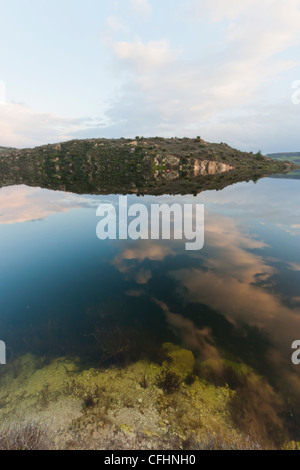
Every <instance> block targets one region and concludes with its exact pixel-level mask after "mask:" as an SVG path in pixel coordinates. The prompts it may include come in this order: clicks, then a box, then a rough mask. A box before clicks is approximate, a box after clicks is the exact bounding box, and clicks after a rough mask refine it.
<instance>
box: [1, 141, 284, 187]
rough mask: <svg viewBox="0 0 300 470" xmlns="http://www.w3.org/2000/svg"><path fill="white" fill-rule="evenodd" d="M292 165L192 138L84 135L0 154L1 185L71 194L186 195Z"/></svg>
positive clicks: (264, 174) (255, 177)
mask: <svg viewBox="0 0 300 470" xmlns="http://www.w3.org/2000/svg"><path fill="white" fill-rule="evenodd" d="M292 169H293V165H291V164H289V163H286V162H281V161H275V160H272V159H271V158H269V157H265V156H263V155H262V154H261V153H260V152H259V153H257V154H253V153H247V152H241V151H239V150H236V149H233V148H232V147H230V146H229V145H227V144H225V143H220V144H214V143H208V142H205V141H204V140H202V139H201V138H200V137H198V138H196V139H188V138H183V139H178V138H171V139H164V138H159V137H155V138H138V137H137V138H136V139H122V138H121V139H113V140H110V139H87V140H72V141H69V142H64V143H59V144H49V145H44V146H41V147H36V148H33V149H23V150H15V149H8V150H7V151H6V152H5V151H3V152H1V154H0V186H7V185H12V184H27V185H28V186H40V187H44V188H49V189H55V190H63V191H70V192H75V193H89V194H106V193H139V194H146V193H147V194H166V193H168V194H178V193H181V194H186V193H198V192H200V191H203V190H204V189H222V188H223V187H225V186H227V185H228V184H232V183H234V182H237V181H245V180H250V179H254V180H257V179H258V178H261V177H263V176H267V175H269V174H274V173H282V172H285V171H291V170H292Z"/></svg>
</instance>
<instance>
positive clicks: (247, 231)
mask: <svg viewBox="0 0 300 470" xmlns="http://www.w3.org/2000/svg"><path fill="white" fill-rule="evenodd" d="M100 202H105V203H107V202H109V203H113V204H117V203H118V196H116V195H112V196H103V195H102V196H95V195H93V196H90V195H86V196H82V195H80V196H78V195H75V194H70V193H63V192H58V191H49V190H46V189H39V188H31V187H27V186H10V187H4V188H1V189H0V246H1V251H0V263H1V270H0V288H1V296H0V339H2V340H4V341H5V342H6V345H7V351H8V356H10V357H15V356H17V355H18V354H23V353H26V352H32V353H34V354H37V355H41V356H49V357H52V356H59V355H67V356H79V357H80V358H81V359H82V361H83V363H84V362H88V363H89V362H96V363H100V364H105V363H110V362H114V361H122V360H135V359H138V358H140V357H143V356H145V357H146V356H152V357H155V354H156V351H157V350H158V348H159V346H160V345H161V344H162V343H163V342H165V341H168V340H170V341H174V342H176V343H177V344H182V345H184V346H185V347H188V348H190V349H192V350H193V351H194V353H195V355H196V356H197V357H199V358H202V359H210V358H216V357H219V356H222V357H227V358H230V359H232V360H236V361H243V362H245V363H246V364H248V365H250V366H252V367H254V368H255V370H257V371H258V372H259V373H260V374H262V375H265V376H266V377H267V378H268V379H269V380H270V381H271V382H272V383H274V384H275V385H276V386H277V387H278V388H281V389H283V390H290V391H291V390H292V391H293V393H295V394H297V393H298V392H299V390H300V374H299V371H300V366H298V367H297V366H293V365H292V363H291V354H292V350H291V344H292V342H293V341H294V340H296V339H300V289H299V286H300V181H299V180H293V179H291V180H287V179H270V178H265V179H262V180H259V181H258V182H257V183H256V184H254V183H253V182H250V183H238V184H235V185H232V186H229V187H227V188H225V189H223V190H222V191H206V192H203V193H201V194H200V195H198V196H197V197H194V196H158V197H152V196H144V197H138V196H129V203H131V202H144V203H147V204H150V203H151V202H156V203H157V202H159V203H161V202H170V203H173V202H182V203H190V202H193V203H196V202H198V203H203V204H205V245H204V248H203V249H202V250H201V251H198V252H197V251H194V252H193V251H186V250H185V241H179V240H170V241H160V240H155V241H151V240H139V241H129V240H128V241H124V240H123V241H118V240H107V241H100V240H99V239H98V238H97V237H96V225H97V222H98V219H97V217H96V208H97V207H98V205H99V204H100ZM128 344H130V345H131V347H130V348H129V349H128V348H124V345H128ZM125 349H126V351H127V357H126V358H124V357H123V356H122V351H124V350H125Z"/></svg>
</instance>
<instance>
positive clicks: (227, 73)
mask: <svg viewBox="0 0 300 470" xmlns="http://www.w3.org/2000/svg"><path fill="white" fill-rule="evenodd" d="M0 21H1V28H0V81H1V82H2V87H1V88H0V92H1V89H2V100H1V93H0V102H1V104H0V145H10V146H17V147H27V146H28V147H32V146H36V145H41V144H45V143H48V142H57V141H62V140H68V139H72V138H88V137H135V136H136V135H144V136H155V135H160V136H166V137H168V136H179V137H183V136H190V137H194V136H196V135H201V136H202V137H203V138H204V139H206V140H208V141H215V142H220V141H223V142H227V143H229V144H230V145H233V146H235V147H237V148H240V149H245V150H253V151H257V150H259V149H260V150H262V151H263V152H265V153H268V152H276V151H300V136H299V123H300V104H298V105H297V104H295V103H293V102H292V94H293V93H295V90H293V89H292V85H293V83H294V82H295V81H297V80H300V53H299V50H300V49H299V46H300V0H285V1H284V2H283V1H282V0H243V1H241V0H226V1H225V0H163V1H158V0H119V1H109V2H108V1H107V0H106V1H104V0H85V1H84V2H83V1H82V0H75V1H74V0H73V1H71V0H60V1H57V0H51V2H49V1H45V0H27V1H26V2H24V0H10V1H9V2H8V1H7V0H0ZM3 84H5V88H6V94H5V100H4V99H3V96H4V94H3ZM299 88H300V87H299ZM296 91H297V90H296ZM299 96H300V93H299Z"/></svg>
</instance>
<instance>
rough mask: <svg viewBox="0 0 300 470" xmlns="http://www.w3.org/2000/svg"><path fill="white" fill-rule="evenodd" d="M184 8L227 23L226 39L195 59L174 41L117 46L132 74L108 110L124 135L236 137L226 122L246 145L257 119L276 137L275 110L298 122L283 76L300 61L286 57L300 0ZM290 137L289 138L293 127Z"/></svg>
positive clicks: (298, 31) (298, 24)
mask: <svg viewBox="0 0 300 470" xmlns="http://www.w3.org/2000/svg"><path fill="white" fill-rule="evenodd" d="M181 13H182V16H183V18H185V19H186V18H190V19H191V18H192V19H193V21H199V23H200V22H202V21H206V22H212V21H221V22H222V23H221V26H220V31H222V44H221V45H220V44H219V43H218V45H217V48H216V50H215V53H211V54H210V55H207V54H206V55H205V57H204V56H202V57H201V56H200V57H197V54H195V58H194V59H193V58H192V59H189V60H187V59H186V56H187V55H188V54H187V55H185V54H182V53H181V52H182V50H181V49H180V50H176V49H174V48H172V47H171V45H170V43H169V41H167V40H166V39H162V40H161V41H149V42H148V43H144V42H142V41H141V40H140V39H138V40H135V41H134V42H117V43H115V44H111V48H112V50H113V53H114V55H115V58H116V61H117V63H118V65H119V67H121V68H125V70H126V71H127V72H128V70H129V71H130V72H131V73H130V74H129V75H128V74H127V82H126V83H125V84H124V85H123V87H122V88H121V90H120V95H119V97H118V98H117V99H115V101H114V103H112V106H111V109H110V111H109V113H108V115H109V117H110V118H111V120H112V121H113V122H115V123H116V127H117V128H118V129H121V128H122V130H119V132H120V133H121V134H122V135H135V134H136V133H138V134H144V135H154V134H156V135H157V134H160V135H166V136H168V135H194V134H195V132H198V131H199V132H200V133H201V134H203V135H204V136H205V137H207V135H206V134H205V132H206V130H207V129H208V128H210V129H211V132H210V134H213V135H215V136H216V137H215V138H216V140H225V141H228V136H227V135H225V137H224V136H223V134H224V132H223V130H224V127H225V128H226V129H227V130H228V128H231V137H232V144H233V145H236V146H238V145H239V146H240V145H241V146H243V147H246V145H247V144H248V139H249V136H248V134H249V132H248V131H247V129H248V127H249V126H250V127H251V128H252V129H253V128H255V127H256V126H257V124H256V122H254V117H256V116H259V117H260V124H261V130H262V134H265V135H266V134H271V135H272V136H273V134H274V132H272V127H271V124H269V122H268V120H265V119H264V118H265V114H266V109H267V108H268V109H269V110H271V108H272V113H273V114H272V115H271V119H272V121H273V122H274V120H276V119H278V118H280V117H282V116H281V114H280V112H281V110H282V109H283V108H284V109H285V117H286V118H287V119H288V120H291V119H294V117H295V114H297V110H296V109H295V107H294V108H293V109H292V108H291V107H290V106H288V105H287V104H285V105H284V104H283V101H282V89H283V88H282V87H283V85H282V83H283V82H282V80H281V79H282V78H284V77H285V74H287V73H290V72H291V71H292V70H295V67H296V66H297V65H299V63H300V61H298V60H296V59H295V54H292V55H291V57H292V58H290V57H289V55H284V56H283V55H282V53H283V52H286V51H288V50H289V48H290V47H293V46H295V45H298V44H300V11H299V1H298V0H287V1H286V2H281V1H278V0H266V1H265V2H261V1H260V0H251V1H250V0H246V1H243V2H240V1H239V0H231V1H228V2H223V1H221V0H213V1H211V0H210V1H208V0H207V1H206V0H205V1H195V0H194V1H192V2H189V4H187V6H186V7H185V9H184V11H183V12H181ZM182 25H183V26H184V23H182ZM199 31H200V32H199V38H197V36H195V44H196V43H197V41H198V40H199V41H200V40H202V42H203V41H205V37H203V36H201V34H202V33H201V24H200V26H199ZM210 39H211V38H209V40H210ZM183 45H185V46H186V44H184V41H183ZM220 46H222V47H220ZM186 52H187V53H188V52H189V51H186ZM190 52H191V51H190ZM128 77H129V78H128ZM270 84H272V87H273V89H272V91H270V89H269V88H270ZM289 88H290V86H289ZM289 98H290V97H287V99H289ZM286 103H287V101H286ZM262 110H263V111H264V118H262V117H261V116H260V112H261V111H262ZM240 116H242V119H243V125H244V128H243V129H242V128H241V125H240V123H239V122H240V121H239V119H240ZM268 118H269V115H268ZM281 122H282V121H281ZM119 126H120V127H119ZM281 131H282V127H281ZM221 134H222V137H220V138H219V137H218V136H219V135H221ZM287 134H288V136H287V137H286V139H285V142H286V143H288V141H289V139H290V138H291V136H292V131H290V132H287ZM229 137H230V136H229ZM264 137H265V136H264V135H262V140H260V141H258V139H256V141H255V142H253V143H252V145H253V147H252V149H256V148H257V146H259V147H263V146H262V145H261V144H260V143H259V142H263V141H264V140H265V139H264ZM275 137H276V135H275ZM250 140H252V141H253V140H254V138H253V137H252V138H251V139H250ZM269 140H271V136H270V139H269ZM276 140H278V139H275V141H276ZM267 150H268V151H269V149H267V148H266V151H267ZM270 150H272V149H270Z"/></svg>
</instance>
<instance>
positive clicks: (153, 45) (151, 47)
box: [114, 39, 176, 74]
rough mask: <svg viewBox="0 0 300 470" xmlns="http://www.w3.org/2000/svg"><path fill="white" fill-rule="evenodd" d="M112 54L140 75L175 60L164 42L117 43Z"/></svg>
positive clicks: (138, 41) (174, 54)
mask: <svg viewBox="0 0 300 470" xmlns="http://www.w3.org/2000/svg"><path fill="white" fill-rule="evenodd" d="M114 52H115V55H116V57H117V58H118V59H120V60H121V61H123V62H125V64H126V65H127V66H129V67H132V68H133V69H134V70H135V71H137V72H138V73H141V74H144V73H148V72H149V71H151V70H152V69H157V68H159V67H163V66H165V65H167V64H169V63H171V62H173V61H174V60H175V58H176V52H175V51H173V50H172V49H171V48H170V46H169V44H168V42H167V41H166V40H161V41H149V42H148V43H146V44H145V43H143V42H142V41H141V40H140V39H137V40H135V41H134V42H125V41H122V42H117V43H116V44H115V45H114Z"/></svg>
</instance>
